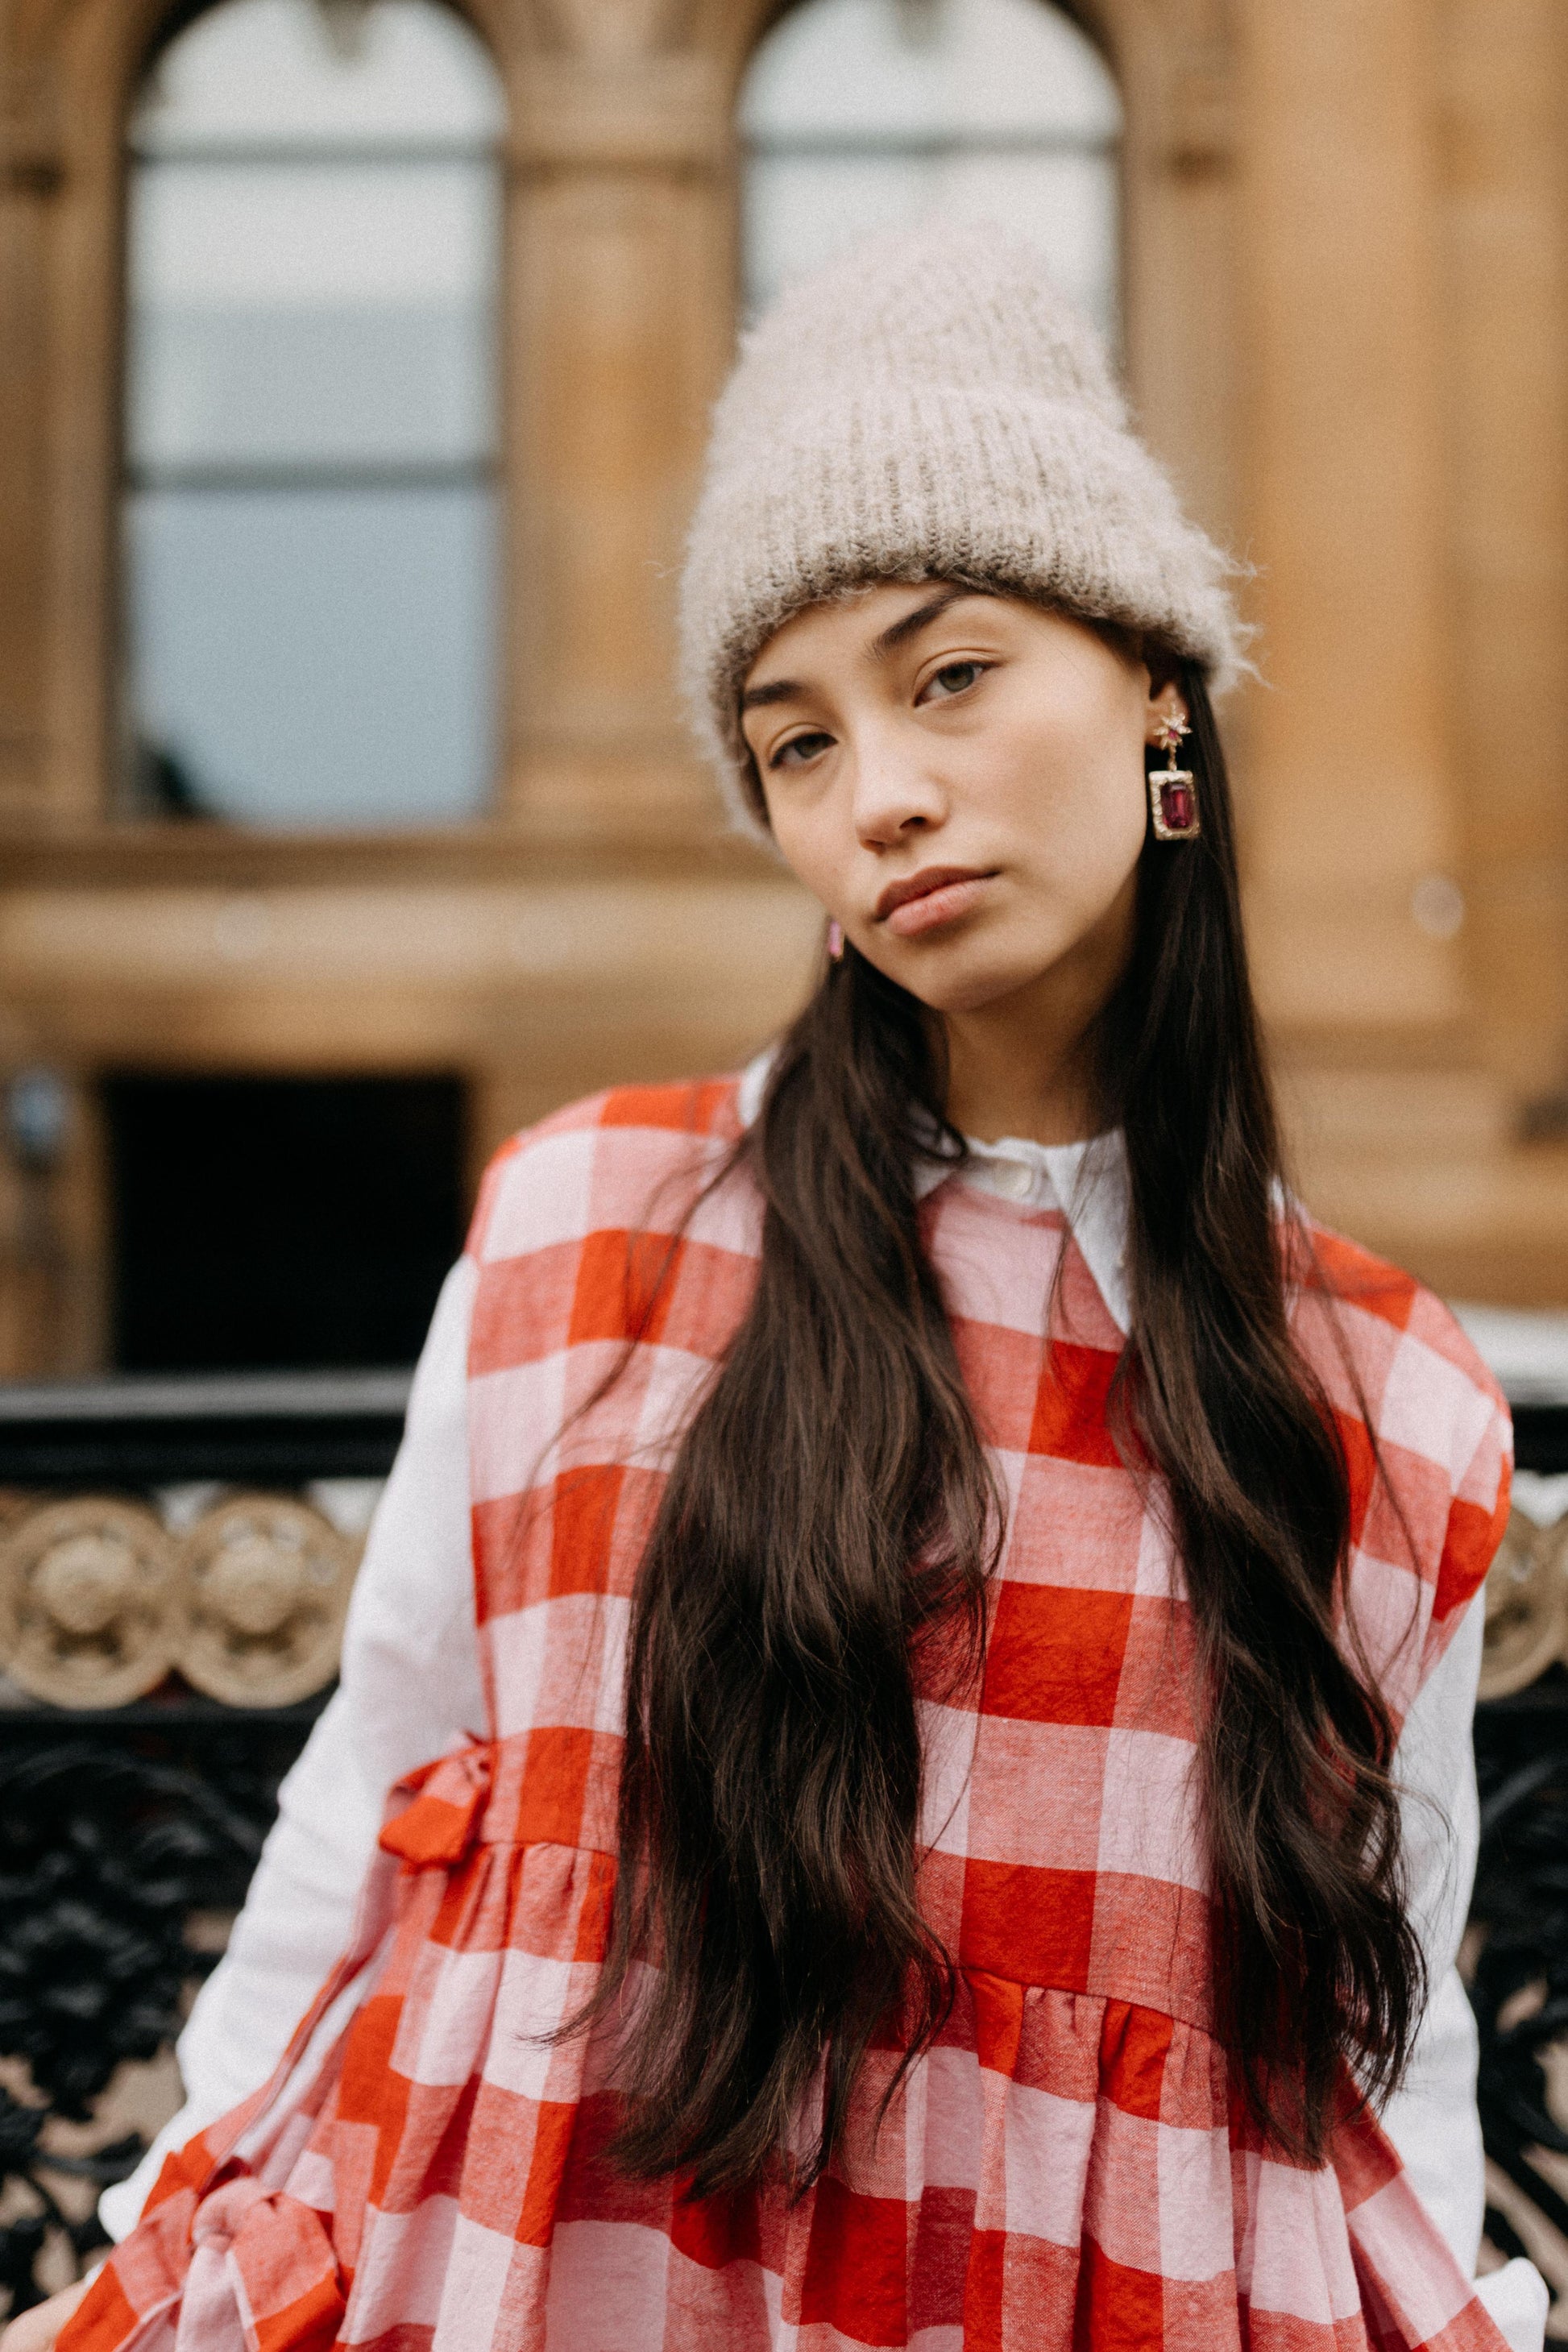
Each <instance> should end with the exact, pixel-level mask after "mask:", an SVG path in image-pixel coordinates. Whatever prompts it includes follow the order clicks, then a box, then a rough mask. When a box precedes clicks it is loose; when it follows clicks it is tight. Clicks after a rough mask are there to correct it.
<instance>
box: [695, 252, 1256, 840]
mask: <svg viewBox="0 0 1568 2352" xmlns="http://www.w3.org/2000/svg"><path fill="white" fill-rule="evenodd" d="M1234 568H1235V567H1233V566H1232V565H1231V564H1229V563H1228V562H1226V558H1225V557H1224V556H1223V555H1222V554H1221V553H1220V551H1219V550H1218V549H1217V548H1215V546H1214V545H1213V544H1212V543H1211V542H1210V541H1208V540H1207V539H1205V536H1204V534H1203V533H1202V531H1200V530H1198V529H1197V528H1196V526H1195V525H1194V524H1193V523H1190V522H1188V521H1187V520H1186V519H1185V518H1184V515H1183V514H1182V511H1181V509H1180V507H1179V506H1178V504H1177V502H1176V496H1175V492H1174V491H1173V488H1172V487H1171V484H1170V482H1169V481H1168V479H1167V478H1166V477H1165V475H1164V474H1163V472H1162V470H1161V468H1160V467H1159V466H1158V465H1157V464H1156V463H1155V461H1154V459H1153V458H1152V457H1151V456H1150V455H1149V453H1148V451H1147V450H1146V449H1145V448H1144V447H1143V446H1142V443H1141V442H1140V441H1138V440H1136V439H1135V438H1134V437H1133V435H1132V434H1131V431H1130V430H1129V427H1128V422H1127V409H1126V404H1125V403H1124V402H1123V400H1122V398H1121V394H1120V393H1119V392H1118V390H1117V388H1116V385H1115V383H1114V381H1113V379H1112V376H1111V373H1110V366H1109V363H1108V362H1107V359H1106V355H1105V352H1104V349H1103V347H1102V345H1101V343H1100V338H1099V337H1098V335H1097V334H1096V333H1095V331H1094V330H1093V328H1092V327H1090V326H1089V323H1088V321H1087V320H1084V319H1083V318H1081V317H1080V316H1079V313H1078V312H1077V311H1076V310H1073V309H1072V307H1071V306H1070V305H1069V304H1068V302H1067V301H1066V300H1064V299H1063V298H1062V296H1061V295H1060V294H1059V293H1058V291H1057V290H1056V289H1055V287H1054V286H1053V285H1052V284H1051V282H1050V280H1049V278H1047V274H1046V270H1045V267H1044V264H1043V263H1042V261H1041V259H1040V257H1038V255H1037V253H1036V252H1035V251H1034V249H1033V248H1032V247H1029V246H1027V245H1024V244H1020V243H1017V242H1016V241H1014V240H1013V239H1011V238H1009V237H1008V236H1005V234H1004V233H1003V232H1002V231H1001V230H998V229H994V228H991V227H989V226H968V225H966V226H954V225H951V224H946V223H941V222H936V221H932V222H928V223H927V224H925V225H924V226H921V227H920V228H917V229H914V230H908V231H904V232H901V233H900V234H896V235H894V236H880V237H878V238H875V239H873V240H872V241H871V242H870V243H869V244H867V245H862V246H860V247H858V248H857V249H856V250H855V251H854V252H852V253H851V254H849V255H848V256H847V257H846V258H844V259H842V260H839V261H837V262H835V263H833V264H832V265H831V266H830V267H829V268H826V269H824V270H822V271H821V272H820V273H819V274H818V275H817V276H816V277H813V278H807V279H805V280H804V281H803V282H801V283H799V284H797V285H795V286H793V287H791V288H790V289H788V290H787V291H786V292H785V293H784V294H783V295H782V296H781V297H780V299H779V300H778V301H777V302H776V303H775V304H774V305H773V309H772V310H770V311H769V312H768V313H767V315H766V316H765V318H763V320H761V321H760V323H759V324H758V325H757V326H755V327H754V328H753V329H752V331H751V332H750V333H749V334H748V335H747V336H746V337H745V338H744V340H743V341H742V348H741V356H740V359H739V361H738V362H737V364H736V367H735V370H734V373H733V374H732V375H731V378H730V382H729V383H728V385H727V387H726V388H725V391H724V393H723V395H722V397H721V399H720V401H719V404H718V406H717V408H716V410H715V412H714V417H713V433H712V439H711V441H710V446H709V452H708V467H707V474H706V478H705V479H704V483H703V488H702V493H701V497H700V500H699V502H698V507H697V512H696V515H695V517H694V519H693V521H692V525H691V531H690V537H689V541H688V545H687V556H686V568H685V573H684V577H683V579H682V583H681V598H680V630H681V671H682V684H683V686H684V688H685V690H686V695H687V699H688V702H689V707H690V709H691V712H692V716H693V719H694V720H695V723H696V726H697V730H698V732H699V735H700V738H701V740H702V743H703V748H704V749H705V750H706V751H707V752H708V753H709V755H710V758H711V759H712V760H713V762H714V764H715V766H716V767H717V769H718V771H719V774H720V777H721V781H722V782H723V785H724V791H725V798H726V800H727V801H728V803H729V805H730V809H731V814H732V815H733V816H734V818H735V820H736V822H737V824H739V825H741V826H742V829H744V830H746V831H748V832H752V833H758V832H761V833H763V835H764V837H766V826H765V820H764V818H763V809H762V804H761V801H760V798H759V796H758V793H757V787H756V782H755V779H754V776H753V775H752V769H751V763H750V761H749V760H748V758H747V755H746V751H745V746H744V743H743V741H742V736H741V730H740V722H739V709H738V706H739V701H740V692H741V687H742V681H743V679H744V677H745V675H746V672H747V670H748V669H749V668H750V667H751V666H752V662H753V661H754V660H755V658H756V656H757V655H758V653H759V652H760V651H761V649H762V647H763V646H764V645H765V644H766V642H767V640H768V638H769V637H770V636H771V635H773V631H774V630H775V629H776V628H778V627H779V626H780V625H781V624H782V623H783V622H784V621H786V620H787V619H788V618H789V616H790V614H792V613H796V612H799V611H800V610H801V609H802V608H803V607H804V606H805V605H807V604H816V602H818V601H819V599H821V598H823V597H825V596H830V595H833V594H834V593H837V592H838V591H840V590H842V589H846V588H850V587H854V586H856V585H858V584H861V583H866V582H868V581H873V580H922V579H932V578H951V577H953V576H957V577H959V578H963V579H970V580H977V581H982V582H984V583H985V584H987V585H990V586H994V587H997V588H1005V589H1010V590H1013V591H1015V592H1016V593H1021V594H1024V595H1029V596H1037V597H1040V598H1042V599H1047V600H1048V601H1050V602H1051V603H1053V604H1059V605H1061V606H1063V607H1065V608H1066V609H1067V610H1068V611H1069V612H1072V613H1077V614H1081V615H1082V616H1083V617H1084V618H1085V619H1093V620H1108V621H1121V622H1123V623H1126V624H1127V625H1130V626H1131V627H1134V628H1144V629H1149V630H1151V631H1155V632H1157V633H1158V634H1159V635H1160V636H1161V637H1162V638H1163V639H1165V640H1166V641H1167V642H1168V643H1169V644H1171V645H1173V646H1175V647H1176V649H1177V650H1178V651H1179V652H1181V653H1183V654H1184V655H1187V656H1190V657H1191V658H1192V659H1193V660H1194V661H1196V662H1198V663H1200V664H1201V665H1202V667H1203V668H1204V669H1205V672H1206V673H1207V675H1208V677H1209V679H1210V681H1211V683H1212V684H1213V685H1214V687H1215V688H1216V689H1217V688H1224V687H1226V685H1228V684H1230V683H1231V682H1232V680H1233V679H1234V677H1235V676H1236V674H1237V670H1238V668H1239V667H1240V666H1241V660H1242V646H1243V641H1244V633H1243V630H1242V628H1241V625H1240V624H1239V622H1238V621H1237V616H1236V613H1235V610H1234V608H1233V605H1232V603H1231V599H1230V594H1229V590H1228V581H1229V578H1230V576H1231V574H1232V572H1233V570H1234Z"/></svg>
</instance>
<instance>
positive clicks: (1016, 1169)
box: [996, 1160, 1035, 1201]
mask: <svg viewBox="0 0 1568 2352" xmlns="http://www.w3.org/2000/svg"><path fill="white" fill-rule="evenodd" d="M996 1181H997V1182H998V1183H999V1184H1000V1186H1001V1188H1002V1190H1003V1192H1005V1193H1006V1195H1007V1198H1008V1199H1009V1200H1010V1201H1026V1200H1027V1199H1028V1197H1029V1195H1030V1193H1031V1192H1033V1191H1034V1189H1035V1171H1034V1170H1033V1169H1032V1168H1028V1167H1026V1166H1025V1164H1024V1162H1023V1161H1022V1160H1003V1161H1002V1163H1001V1165H1000V1166H999V1167H998V1169H997V1171H996Z"/></svg>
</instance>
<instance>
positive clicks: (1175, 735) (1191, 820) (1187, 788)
mask: <svg viewBox="0 0 1568 2352" xmlns="http://www.w3.org/2000/svg"><path fill="white" fill-rule="evenodd" d="M1192 731H1193V730H1192V729H1191V728H1190V727H1189V726H1188V724H1187V722H1186V720H1185V719H1184V718H1183V717H1182V716H1181V714H1180V712H1179V711H1174V710H1172V711H1167V712H1166V713H1165V715H1164V717H1163V719H1161V720H1160V723H1159V725H1158V727H1157V728H1156V729H1155V730H1154V740H1155V742H1156V743H1157V744H1158V745H1159V747H1160V749H1161V751H1163V753H1164V754H1165V764H1164V766H1163V768H1151V769H1150V770H1149V814H1150V815H1151V816H1152V818H1153V820H1154V838H1155V840H1156V841H1191V840H1192V839H1193V838H1194V835H1196V834H1198V833H1199V832H1200V831H1201V830H1202V827H1201V826H1200V825H1199V823H1198V788H1197V780H1196V778H1195V777H1194V774H1193V772H1192V770H1191V768H1178V767H1177V765H1176V747H1177V745H1178V744H1179V743H1180V742H1181V740H1182V738H1183V737H1184V735H1190V734H1191V733H1192Z"/></svg>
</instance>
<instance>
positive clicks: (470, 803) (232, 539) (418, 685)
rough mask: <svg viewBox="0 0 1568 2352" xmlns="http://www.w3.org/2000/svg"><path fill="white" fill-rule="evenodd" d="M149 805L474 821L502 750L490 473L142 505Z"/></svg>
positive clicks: (225, 493) (259, 817) (236, 813)
mask: <svg viewBox="0 0 1568 2352" xmlns="http://www.w3.org/2000/svg"><path fill="white" fill-rule="evenodd" d="M127 520H128V525H129V530H128V537H129V541H130V553H131V568H132V576H133V577H134V578H135V580H136V582H137V583H138V588H139V591H140V594H139V598H138V604H137V611H136V615H135V635H134V661H135V671H136V680H137V704H138V712H139V717H140V720H141V735H142V743H143V745H144V747H145V748H144V750H143V752H142V762H143V768H144V771H145V770H148V769H151V770H152V771H153V772H152V773H150V774H146V775H145V778H144V782H145V786H146V788H147V789H146V790H145V791H144V793H143V798H144V800H145V799H146V798H147V797H150V796H151V795H152V793H155V792H156V791H157V790H158V788H159V779H160V778H162V779H163V793H164V797H165V800H166V801H169V802H172V803H173V805H174V806H175V807H179V806H180V805H181V803H182V802H183V803H184V808H185V813H188V814H193V815H202V816H208V815H221V816H225V817H229V818H232V819H233V820H235V821H236V822H237V823H238V824H258V825H266V824H275V825H318V824H331V825H369V824H419V823H423V822H426V821H439V820H442V819H453V818H458V817H462V816H466V815H468V814H472V813H473V812H474V811H475V810H476V809H477V808H478V807H479V805H480V803H481V800H482V797H483V792H484V786H485V782H486V780H487V779H488V777H489V771H490V766H491V761H492V757H493V742H492V736H491V720H490V707H491V701H492V694H491V678H490V660H489V603H490V598H489V583H490V580H491V577H492V575H493V572H494V562H495V554H494V532H495V517H494V510H493V502H492V500H491V498H490V495H489V491H488V489H487V488H484V486H483V485H472V486H468V487H464V486H462V485H460V484H459V485H451V484H447V483H442V482H437V483H433V484H432V485H431V486H429V487H428V488H417V487H410V486H408V485H398V486H395V487H390V488H376V489H368V488H353V489H346V490H345V489H319V488H305V489H284V488H267V489H261V490H249V489H229V488H169V489H149V490H143V491H140V492H137V493H135V494H133V496H132V499H131V502H130V511H129V515H128V518H127Z"/></svg>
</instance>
